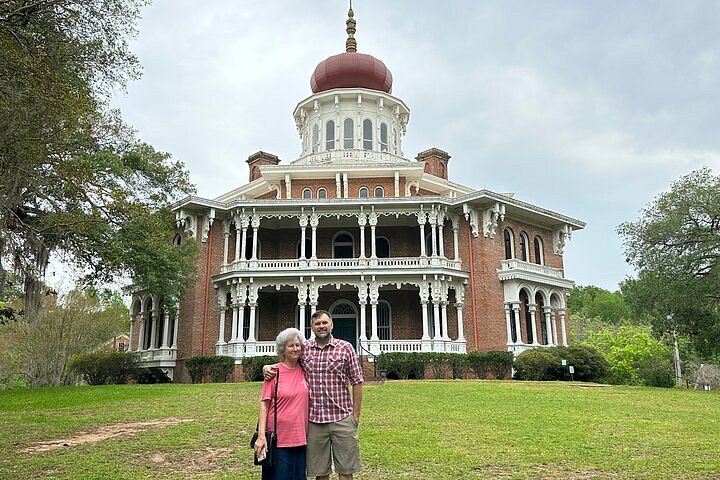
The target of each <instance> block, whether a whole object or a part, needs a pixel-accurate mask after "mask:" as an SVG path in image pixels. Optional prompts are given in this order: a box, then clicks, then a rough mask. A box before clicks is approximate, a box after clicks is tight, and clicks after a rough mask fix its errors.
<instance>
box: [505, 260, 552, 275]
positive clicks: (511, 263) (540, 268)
mask: <svg viewBox="0 0 720 480" xmlns="http://www.w3.org/2000/svg"><path fill="white" fill-rule="evenodd" d="M500 265H501V268H500V272H504V271H507V270H521V271H524V272H529V273H536V274H540V275H544V276H546V277H555V278H565V276H564V274H563V271H562V269H560V268H554V267H548V266H546V265H538V264H537V263H530V262H524V261H522V260H518V259H517V258H511V259H509V260H503V261H502V262H500Z"/></svg>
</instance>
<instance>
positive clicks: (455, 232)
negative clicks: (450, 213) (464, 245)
mask: <svg viewBox="0 0 720 480" xmlns="http://www.w3.org/2000/svg"><path fill="white" fill-rule="evenodd" d="M458 230H459V228H458V227H457V226H455V224H453V260H459V259H460V251H459V247H458Z"/></svg>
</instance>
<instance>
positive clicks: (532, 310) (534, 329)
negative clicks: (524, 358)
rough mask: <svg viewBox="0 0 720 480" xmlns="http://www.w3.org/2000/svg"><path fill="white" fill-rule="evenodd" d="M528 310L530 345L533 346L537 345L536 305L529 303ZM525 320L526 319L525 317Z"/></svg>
mask: <svg viewBox="0 0 720 480" xmlns="http://www.w3.org/2000/svg"><path fill="white" fill-rule="evenodd" d="M528 308H529V309H530V324H531V325H530V327H531V328H532V337H533V338H532V344H533V345H539V343H538V338H537V325H535V312H536V310H537V305H535V304H534V303H529V304H528ZM526 318H527V317H526Z"/></svg>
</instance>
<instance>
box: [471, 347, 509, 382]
mask: <svg viewBox="0 0 720 480" xmlns="http://www.w3.org/2000/svg"><path fill="white" fill-rule="evenodd" d="M465 362H466V364H467V366H468V368H470V369H472V370H473V371H474V372H475V375H477V377H478V378H487V377H488V375H492V376H493V378H496V379H502V378H505V377H506V376H507V375H509V374H510V371H511V370H512V365H513V354H512V352H501V351H491V352H480V351H472V352H470V353H468V354H467V355H465Z"/></svg>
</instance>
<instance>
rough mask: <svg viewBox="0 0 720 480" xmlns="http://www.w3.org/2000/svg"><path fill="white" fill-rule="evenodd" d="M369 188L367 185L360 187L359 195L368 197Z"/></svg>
mask: <svg viewBox="0 0 720 480" xmlns="http://www.w3.org/2000/svg"><path fill="white" fill-rule="evenodd" d="M368 193H369V190H368V188H367V187H360V190H359V191H358V197H360V198H368Z"/></svg>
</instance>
